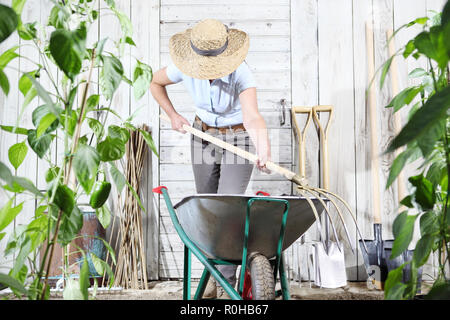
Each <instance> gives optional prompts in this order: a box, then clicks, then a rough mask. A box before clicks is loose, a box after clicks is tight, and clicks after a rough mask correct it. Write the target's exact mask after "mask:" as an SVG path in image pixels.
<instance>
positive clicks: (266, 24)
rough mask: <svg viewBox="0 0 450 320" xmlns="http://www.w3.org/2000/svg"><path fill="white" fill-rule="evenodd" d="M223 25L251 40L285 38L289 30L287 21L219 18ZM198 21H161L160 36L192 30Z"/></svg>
mask: <svg viewBox="0 0 450 320" xmlns="http://www.w3.org/2000/svg"><path fill="white" fill-rule="evenodd" d="M220 21H222V22H223V23H224V24H226V25H227V26H229V27H230V28H236V29H239V30H242V31H245V32H247V33H248V35H249V36H250V43H251V41H252V40H251V39H252V37H254V36H264V37H271V36H286V30H289V28H290V25H289V21H283V20H271V21H251V20H250V21H249V20H247V21H236V20H235V19H234V18H231V19H225V18H223V17H221V18H220ZM197 22H198V21H184V22H183V21H173V22H170V21H161V35H162V36H163V37H170V36H172V35H173V34H175V33H178V32H182V31H184V30H186V29H188V28H192V27H193V26H194V25H195V24H196V23H197Z"/></svg>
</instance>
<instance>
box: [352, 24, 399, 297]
mask: <svg viewBox="0 0 450 320" xmlns="http://www.w3.org/2000/svg"><path fill="white" fill-rule="evenodd" d="M366 49H367V57H368V63H367V73H368V83H369V84H370V82H371V80H372V79H373V77H374V69H375V66H374V56H373V54H374V53H373V31H372V29H371V28H370V27H369V25H368V24H367V23H366ZM368 109H369V119H370V142H371V174H372V213H373V222H374V224H373V232H374V240H364V243H365V244H366V247H367V251H366V252H365V250H361V252H362V255H363V258H364V265H365V267H366V271H367V274H368V276H369V278H368V284H371V285H372V287H373V288H375V289H378V290H382V289H383V285H384V282H385V281H386V278H387V274H388V269H387V264H386V259H385V256H384V247H385V246H386V247H388V246H389V245H390V246H392V244H389V245H387V242H392V240H390V241H383V240H382V234H381V232H382V225H381V209H380V181H379V172H380V163H379V157H378V151H377V147H378V135H377V134H378V130H377V121H376V120H377V113H376V96H375V88H374V86H373V85H371V86H370V87H369V93H368ZM359 243H360V246H361V249H362V241H361V240H360V242H359Z"/></svg>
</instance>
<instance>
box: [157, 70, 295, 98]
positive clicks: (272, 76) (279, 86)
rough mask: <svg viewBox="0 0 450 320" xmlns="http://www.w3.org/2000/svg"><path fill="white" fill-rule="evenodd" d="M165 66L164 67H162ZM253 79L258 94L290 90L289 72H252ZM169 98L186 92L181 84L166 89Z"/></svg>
mask: <svg viewBox="0 0 450 320" xmlns="http://www.w3.org/2000/svg"><path fill="white" fill-rule="evenodd" d="M163 66H166V65H163ZM253 77H254V78H255V82H256V88H257V91H258V92H261V91H271V92H272V91H286V90H290V78H291V76H290V72H289V71H288V70H273V71H270V72H269V71H265V70H262V71H261V72H260V71H255V72H253ZM167 92H168V93H169V96H170V95H171V94H172V93H174V92H186V89H185V88H184V85H183V82H180V83H177V84H173V85H171V86H169V87H167Z"/></svg>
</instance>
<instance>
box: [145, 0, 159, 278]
mask: <svg viewBox="0 0 450 320" xmlns="http://www.w3.org/2000/svg"><path fill="white" fill-rule="evenodd" d="M147 3H148V5H150V15H149V17H148V19H149V31H148V32H149V43H150V44H151V45H150V51H149V60H148V61H149V64H150V65H151V66H152V68H153V70H158V69H159V68H160V66H161V64H160V45H159V43H160V21H161V19H160V1H159V0H151V1H147ZM149 107H150V126H151V129H152V137H153V140H154V143H155V146H156V150H157V151H158V153H159V152H160V147H159V113H160V111H159V106H158V104H157V102H156V101H155V100H154V99H153V98H151V97H150V102H149ZM149 160H150V159H149ZM150 161H151V163H149V164H148V170H151V179H150V178H149V180H148V182H149V183H151V185H149V186H148V189H149V190H151V189H152V188H154V187H157V186H159V158H158V157H157V156H156V155H154V154H152V155H151V160H150ZM147 172H148V171H147ZM148 201H149V203H151V204H152V210H151V219H150V220H149V221H148V223H147V231H146V233H147V271H148V275H149V279H151V280H153V279H158V278H159V276H160V274H159V245H158V243H159V215H160V212H159V206H160V197H159V196H158V195H155V194H154V193H152V192H150V193H149V200H148Z"/></svg>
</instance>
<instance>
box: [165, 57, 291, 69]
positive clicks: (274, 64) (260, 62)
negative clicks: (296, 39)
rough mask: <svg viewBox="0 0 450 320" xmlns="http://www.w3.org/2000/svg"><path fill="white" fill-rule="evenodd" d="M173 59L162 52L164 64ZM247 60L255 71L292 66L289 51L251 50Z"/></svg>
mask: <svg viewBox="0 0 450 320" xmlns="http://www.w3.org/2000/svg"><path fill="white" fill-rule="evenodd" d="M171 61H172V60H171V58H170V55H169V53H166V52H163V53H161V63H162V65H169V64H170V63H171ZM245 61H246V62H247V63H248V66H249V68H250V70H252V71H253V72H255V71H258V72H262V71H264V72H269V71H271V70H275V71H284V70H289V68H290V54H289V52H249V53H248V55H247V57H246V58H245ZM268 61H270V63H268Z"/></svg>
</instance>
